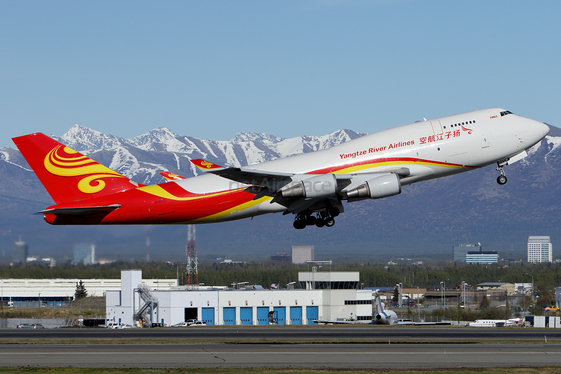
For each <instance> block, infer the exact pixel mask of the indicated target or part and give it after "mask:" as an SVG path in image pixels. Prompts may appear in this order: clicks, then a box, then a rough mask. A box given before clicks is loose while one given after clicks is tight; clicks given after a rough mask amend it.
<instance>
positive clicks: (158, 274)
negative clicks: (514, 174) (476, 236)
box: [0, 261, 561, 296]
mask: <svg viewBox="0 0 561 374" xmlns="http://www.w3.org/2000/svg"><path fill="white" fill-rule="evenodd" d="M127 269H141V270H142V272H143V274H142V276H143V278H146V279H178V281H179V284H180V285H183V284H185V279H186V274H185V264H184V263H173V262H149V263H146V262H132V263H131V262H114V263H110V264H104V265H88V266H85V265H65V266H57V267H54V268H49V267H46V266H42V265H39V264H31V265H27V266H14V267H9V266H4V267H0V278H3V279H7V278H20V279H21V278H31V279H46V278H73V279H91V278H97V279H103V278H109V279H118V278H120V277H121V270H127ZM198 269H199V283H204V284H205V285H207V286H228V285H231V284H233V283H240V282H248V283H249V284H251V285H262V286H263V287H265V288H269V287H270V286H271V284H278V286H279V287H280V288H282V287H284V286H285V285H286V284H288V283H290V282H297V281H298V272H300V271H311V266H309V265H294V264H291V263H276V262H272V261H264V262H250V263H243V264H235V265H225V264H219V263H199V264H198ZM329 270H332V271H358V272H360V283H361V285H362V286H363V287H393V286H395V285H396V284H398V283H402V284H403V286H404V287H417V286H418V287H422V288H427V289H429V290H432V289H438V288H440V282H445V284H446V288H447V289H454V288H456V286H457V285H459V284H461V282H462V281H464V282H466V283H468V284H469V285H471V286H475V285H477V284H479V283H483V282H505V283H531V282H532V276H533V279H534V283H535V290H536V295H542V296H546V295H551V294H552V292H553V290H554V288H555V287H557V286H561V267H560V266H558V265H557V264H527V263H517V264H508V265H496V264H494V265H468V264H463V263H453V262H452V263H439V264H425V265H420V266H413V265H392V266H384V265H381V264H352V263H348V264H335V265H333V266H324V267H322V268H320V269H319V271H329ZM296 286H298V285H296Z"/></svg>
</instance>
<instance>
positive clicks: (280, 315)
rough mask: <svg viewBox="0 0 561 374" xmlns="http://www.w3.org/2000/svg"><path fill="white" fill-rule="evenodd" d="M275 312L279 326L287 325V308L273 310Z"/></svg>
mask: <svg viewBox="0 0 561 374" xmlns="http://www.w3.org/2000/svg"><path fill="white" fill-rule="evenodd" d="M273 311H274V312H275V318H276V320H277V325H286V307H284V306H277V307H275V308H274V309H273Z"/></svg>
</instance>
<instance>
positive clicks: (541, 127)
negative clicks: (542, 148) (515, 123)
mask: <svg viewBox="0 0 561 374" xmlns="http://www.w3.org/2000/svg"><path fill="white" fill-rule="evenodd" d="M524 127H525V128H526V131H525V136H524V138H525V139H527V143H528V144H529V145H534V144H536V143H539V142H540V141H541V140H542V139H543V138H545V136H546V135H547V134H548V133H549V126H548V125H546V124H545V123H543V122H539V121H534V120H529V122H526V123H525V126H524Z"/></svg>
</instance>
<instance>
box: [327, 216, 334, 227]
mask: <svg viewBox="0 0 561 374" xmlns="http://www.w3.org/2000/svg"><path fill="white" fill-rule="evenodd" d="M334 224H335V220H334V219H333V218H331V217H329V218H327V219H326V220H325V226H327V227H333V225H334Z"/></svg>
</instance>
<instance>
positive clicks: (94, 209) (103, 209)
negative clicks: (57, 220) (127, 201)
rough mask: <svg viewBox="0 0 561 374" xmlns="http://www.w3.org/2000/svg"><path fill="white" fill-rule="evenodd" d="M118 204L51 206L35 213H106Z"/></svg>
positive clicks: (77, 214)
mask: <svg viewBox="0 0 561 374" xmlns="http://www.w3.org/2000/svg"><path fill="white" fill-rule="evenodd" d="M120 207H121V205H120V204H113V205H107V206H83V207H76V208H52V209H45V210H41V211H39V212H37V213H41V214H54V215H57V216H91V215H94V214H108V213H110V212H112V211H114V210H115V209H118V208H120Z"/></svg>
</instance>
